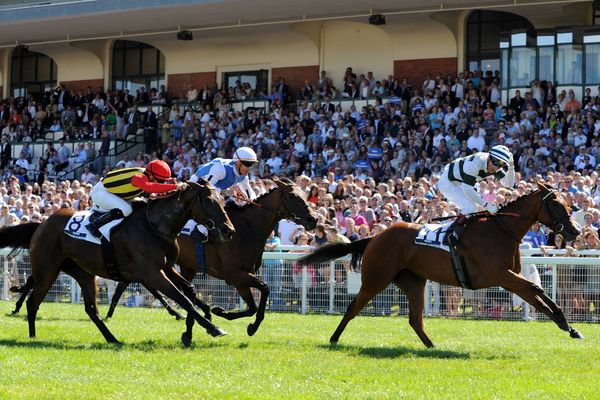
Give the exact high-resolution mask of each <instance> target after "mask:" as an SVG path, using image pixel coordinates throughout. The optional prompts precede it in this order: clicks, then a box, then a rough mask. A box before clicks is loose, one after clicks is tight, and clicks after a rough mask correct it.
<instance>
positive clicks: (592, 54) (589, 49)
mask: <svg viewBox="0 0 600 400" xmlns="http://www.w3.org/2000/svg"><path fill="white" fill-rule="evenodd" d="M585 83H586V84H588V85H589V84H593V85H598V84H600V44H588V45H586V46H585Z"/></svg>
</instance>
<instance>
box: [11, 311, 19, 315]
mask: <svg viewBox="0 0 600 400" xmlns="http://www.w3.org/2000/svg"><path fill="white" fill-rule="evenodd" d="M18 313H19V312H18V311H17V310H14V311H13V312H11V313H10V314H11V315H17V314H18Z"/></svg>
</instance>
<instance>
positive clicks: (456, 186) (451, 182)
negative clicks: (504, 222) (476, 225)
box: [438, 145, 515, 215]
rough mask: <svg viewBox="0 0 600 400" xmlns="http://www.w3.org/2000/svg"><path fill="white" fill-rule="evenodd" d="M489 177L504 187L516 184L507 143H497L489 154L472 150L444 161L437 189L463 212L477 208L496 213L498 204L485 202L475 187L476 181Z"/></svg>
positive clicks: (473, 210)
mask: <svg viewBox="0 0 600 400" xmlns="http://www.w3.org/2000/svg"><path fill="white" fill-rule="evenodd" d="M488 176H494V178H496V179H499V180H500V183H501V184H502V186H504V187H508V188H512V187H513V185H514V184H515V167H514V161H513V155H512V153H511V152H510V150H509V149H508V148H507V147H506V146H502V145H497V146H494V147H492V149H491V150H490V152H489V153H485V152H479V153H475V154H472V155H470V156H467V157H463V158H458V159H456V160H454V161H452V162H451V163H449V164H447V165H446V166H445V167H444V171H443V172H442V175H441V177H440V180H439V183H438V189H439V190H440V192H441V193H442V194H443V195H444V196H445V197H446V198H447V199H448V200H449V201H450V202H452V203H454V204H456V205H457V206H458V207H460V210H461V213H462V214H464V215H466V214H471V213H474V212H476V211H478V209H479V208H480V207H481V208H484V209H486V210H487V211H489V212H490V213H495V212H497V211H498V207H497V206H496V205H495V204H493V203H488V202H486V201H485V200H484V199H483V198H482V197H481V195H480V194H479V193H477V191H476V190H475V184H476V183H477V182H479V181H481V180H483V179H485V178H487V177H488Z"/></svg>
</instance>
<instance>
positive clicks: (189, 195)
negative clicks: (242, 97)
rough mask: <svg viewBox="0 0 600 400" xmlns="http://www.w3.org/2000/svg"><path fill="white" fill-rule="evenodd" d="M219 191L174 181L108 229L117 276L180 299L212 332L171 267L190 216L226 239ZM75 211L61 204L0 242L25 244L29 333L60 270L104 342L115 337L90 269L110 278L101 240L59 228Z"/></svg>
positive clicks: (215, 331)
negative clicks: (76, 288)
mask: <svg viewBox="0 0 600 400" xmlns="http://www.w3.org/2000/svg"><path fill="white" fill-rule="evenodd" d="M219 199H220V198H219V195H218V193H217V192H216V190H215V188H214V187H212V185H210V184H209V183H208V182H207V181H204V180H202V181H201V182H199V183H185V184H180V185H178V188H177V191H176V192H175V193H174V194H172V195H171V196H168V197H165V198H161V199H155V200H150V201H149V202H148V203H147V204H145V203H142V204H139V203H138V204H135V205H134V212H133V214H132V215H131V216H129V217H128V218H127V219H126V220H125V221H124V222H123V223H122V225H121V226H119V227H117V228H116V230H115V232H114V233H112V234H111V242H112V243H113V247H114V251H115V255H116V260H117V262H118V264H119V273H120V280H121V281H123V282H139V283H142V284H143V285H144V286H146V287H148V288H150V289H152V290H159V291H160V292H162V293H163V294H165V295H167V296H168V297H170V298H171V299H172V300H173V301H175V302H176V303H177V304H179V305H180V306H181V307H182V308H183V309H185V310H186V311H187V312H188V315H191V316H192V317H193V319H194V320H195V321H197V322H198V323H199V324H200V325H201V326H203V327H204V328H205V329H207V331H208V332H209V333H210V334H211V335H212V336H221V335H223V334H224V332H223V331H222V330H221V329H220V328H218V327H217V326H215V325H213V324H212V323H211V322H210V321H208V320H207V319H205V318H204V317H202V316H201V315H200V314H199V313H198V312H197V311H196V310H195V308H194V305H193V304H192V302H191V301H190V300H189V299H188V298H187V297H186V296H185V295H184V294H183V293H182V292H181V291H180V290H179V289H178V287H181V286H184V285H186V284H187V285H189V282H187V281H186V280H185V279H184V278H183V277H182V276H181V275H179V274H178V273H177V272H176V271H175V270H174V268H173V264H174V261H175V260H176V258H177V253H178V248H177V245H176V243H175V239H176V237H177V235H178V234H179V232H180V231H181V229H182V228H183V226H184V224H185V223H186V221H187V220H188V219H190V218H193V219H195V220H196V221H198V222H199V223H202V224H205V225H206V226H208V227H209V228H210V231H209V235H210V237H211V240H214V241H217V242H222V241H226V240H229V239H231V236H232V235H233V232H234V228H233V225H232V224H231V221H230V220H229V218H228V216H227V214H226V213H225V210H224V209H223V207H222V206H221V204H220V200H219ZM74 213H75V211H74V210H71V209H63V210H61V211H59V212H57V213H55V214H53V215H51V216H50V218H48V220H47V221H45V222H43V223H41V224H37V223H29V224H24V225H17V226H14V227H8V228H3V229H1V230H0V247H13V248H29V252H30V260H31V267H32V277H33V279H32V284H33V286H32V293H31V295H30V297H29V299H28V300H27V317H28V321H29V336H30V337H35V319H36V314H37V310H38V308H39V305H40V303H41V302H42V300H43V299H44V297H45V295H46V293H47V292H48V289H49V288H50V287H51V286H52V284H53V283H54V281H55V280H56V277H57V276H58V273H59V272H60V270H63V271H65V272H66V273H68V274H69V275H71V276H73V277H74V278H75V279H76V280H77V282H78V283H79V285H80V286H81V289H82V294H83V299H84V302H85V310H86V312H87V314H88V316H89V317H90V319H91V320H92V321H93V322H94V323H95V324H96V326H97V327H98V329H99V330H100V332H101V333H102V335H103V336H104V338H105V339H106V341H107V342H109V343H117V342H118V341H117V339H116V338H115V337H114V336H113V335H112V333H110V331H109V330H108V328H107V327H106V325H105V324H104V323H103V322H102V320H101V319H100V318H99V316H98V308H97V303H96V290H97V289H96V280H95V275H98V276H101V277H105V278H111V276H110V274H109V271H108V270H107V268H106V266H105V264H104V261H103V257H102V253H101V249H100V246H99V245H97V244H94V243H90V242H86V241H82V240H77V239H73V238H72V237H70V236H68V235H66V234H65V233H64V229H65V225H66V224H67V221H69V219H70V218H71V216H72V215H73V214H74Z"/></svg>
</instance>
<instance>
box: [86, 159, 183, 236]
mask: <svg viewBox="0 0 600 400" xmlns="http://www.w3.org/2000/svg"><path fill="white" fill-rule="evenodd" d="M170 179H171V168H169V164H167V163H166V162H164V161H162V160H153V161H150V163H148V165H146V167H145V168H139V167H132V168H121V169H116V170H114V171H110V172H109V173H107V174H106V176H105V177H104V178H102V180H100V182H98V183H97V184H96V185H95V186H94V188H93V189H92V191H91V192H90V197H91V198H92V201H93V202H94V207H93V208H92V211H93V212H96V213H101V214H100V215H98V216H97V217H96V218H94V216H93V215H92V217H91V218H90V221H91V222H90V223H89V224H88V225H87V226H86V228H87V230H88V231H90V233H91V234H92V235H94V236H96V237H100V231H99V228H100V227H101V226H103V225H105V224H107V223H109V222H111V221H114V220H116V219H119V218H123V217H127V216H129V215H131V213H132V212H133V209H132V208H131V205H130V204H129V201H130V200H132V199H133V198H135V197H139V196H142V195H144V194H149V193H167V192H170V191H172V190H175V189H177V185H176V184H175V183H165V182H166V181H167V180H170Z"/></svg>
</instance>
